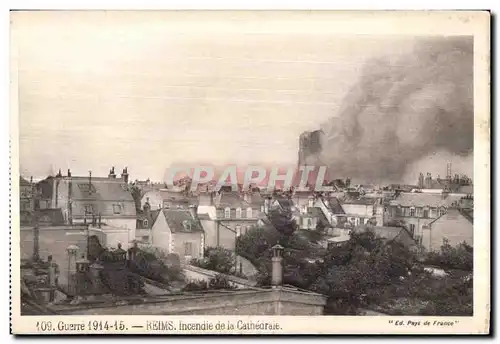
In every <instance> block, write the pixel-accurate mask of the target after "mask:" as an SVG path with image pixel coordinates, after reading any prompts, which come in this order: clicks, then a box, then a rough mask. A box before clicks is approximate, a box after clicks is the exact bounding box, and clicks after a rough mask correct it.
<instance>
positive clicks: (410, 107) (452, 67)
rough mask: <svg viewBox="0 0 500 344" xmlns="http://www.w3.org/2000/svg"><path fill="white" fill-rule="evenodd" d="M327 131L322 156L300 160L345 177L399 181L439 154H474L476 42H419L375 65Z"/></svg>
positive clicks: (449, 39)
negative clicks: (419, 163)
mask: <svg viewBox="0 0 500 344" xmlns="http://www.w3.org/2000/svg"><path fill="white" fill-rule="evenodd" d="M321 130H322V132H323V133H324V135H321V143H320V146H321V148H320V152H319V153H318V152H317V151H318V149H317V147H314V149H312V151H311V154H309V155H307V156H304V154H303V153H299V155H301V157H300V158H299V160H300V159H302V160H307V162H308V163H312V161H310V160H314V162H313V163H314V164H315V165H327V166H328V167H329V169H330V171H332V172H333V173H335V174H336V175H337V176H340V177H342V176H352V177H354V178H360V179H364V180H365V181H373V182H376V181H388V180H392V181H395V180H401V178H402V177H403V175H404V174H405V172H406V167H407V166H408V165H409V164H411V163H413V162H417V161H419V160H420V159H423V158H426V157H428V156H431V155H433V154H434V153H436V152H438V151H447V152H449V153H451V154H453V155H455V156H459V157H464V158H465V157H466V156H469V155H471V154H472V152H473V142H474V135H473V134H474V116H473V39H472V37H446V38H428V39H427V38H426V39H419V40H418V41H417V43H416V44H415V46H414V49H413V52H412V53H411V54H408V55H403V56H400V57H393V56H391V59H390V60H389V59H388V58H387V59H374V60H371V61H369V62H368V63H367V64H366V65H365V66H364V68H363V70H362V73H361V77H360V79H359V81H358V83H357V84H356V85H354V86H353V87H352V88H351V89H350V90H349V91H348V93H347V95H346V96H345V98H344V100H343V102H342V104H341V106H340V108H339V111H338V116H335V117H334V118H331V119H330V120H329V121H328V122H327V123H326V124H325V125H324V127H323V128H321ZM312 139H314V138H312ZM301 141H304V142H311V141H314V140H306V139H304V137H301ZM313 146H314V145H313ZM301 149H302V150H304V149H303V147H301ZM306 150H311V149H310V147H307V149H306ZM308 159H309V160H308ZM299 163H302V162H300V161H299Z"/></svg>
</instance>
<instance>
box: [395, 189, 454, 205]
mask: <svg viewBox="0 0 500 344" xmlns="http://www.w3.org/2000/svg"><path fill="white" fill-rule="evenodd" d="M461 198H462V196H460V195H451V194H450V195H448V196H446V197H443V196H442V195H441V194H431V193H418V192H415V193H401V194H400V195H399V196H398V197H396V198H395V199H394V200H392V201H390V205H401V206H403V207H412V206H413V207H425V206H428V207H432V208H436V207H451V206H452V204H453V203H454V202H458V201H459V200H460V199H461Z"/></svg>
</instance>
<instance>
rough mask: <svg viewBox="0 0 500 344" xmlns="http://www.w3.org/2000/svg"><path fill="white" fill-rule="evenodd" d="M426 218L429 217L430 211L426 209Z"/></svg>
mask: <svg viewBox="0 0 500 344" xmlns="http://www.w3.org/2000/svg"><path fill="white" fill-rule="evenodd" d="M424 217H425V218H428V217H429V209H424Z"/></svg>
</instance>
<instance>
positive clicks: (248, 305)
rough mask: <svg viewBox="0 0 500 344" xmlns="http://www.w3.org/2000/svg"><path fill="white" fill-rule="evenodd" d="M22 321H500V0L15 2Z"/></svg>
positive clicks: (370, 329) (461, 327) (377, 327)
mask: <svg viewBox="0 0 500 344" xmlns="http://www.w3.org/2000/svg"><path fill="white" fill-rule="evenodd" d="M10 15H11V49H10V56H11V59H10V60H11V73H10V77H11V98H10V100H11V106H10V108H11V123H12V125H11V166H12V173H11V181H10V182H11V190H12V191H11V200H10V202H11V223H10V238H11V241H10V245H11V252H12V255H11V257H12V259H11V266H12V268H11V279H10V288H11V296H12V297H11V327H12V332H13V333H14V334H76V335H83V334H163V335H170V334H247V335H248V334H381V333H383V334H488V333H489V331H490V324H489V322H490V309H491V304H490V302H491V300H490V151H489V147H490V106H489V104H490V86H489V85H490V69H489V68H490V33H489V32H490V13H488V12H484V11H470V12H467V11H449V12H442V11H434V12H433V11H413V12H398V11H379V12H377V11H375V12H374V11H370V12H369V11H366V12H363V11H359V12H347V11H346V12H342V11H339V12H336V11H253V12H252V11H97V10H96V11H12V12H11V14H10Z"/></svg>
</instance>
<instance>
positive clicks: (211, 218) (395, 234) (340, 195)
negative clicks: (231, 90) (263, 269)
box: [20, 168, 473, 260]
mask: <svg viewBox="0 0 500 344" xmlns="http://www.w3.org/2000/svg"><path fill="white" fill-rule="evenodd" d="M365 189H367V188H365ZM20 191H21V192H20V197H21V230H22V231H23V230H25V231H27V230H29V229H30V228H32V227H34V226H37V227H46V228H47V227H51V228H52V229H54V228H59V229H60V230H62V231H69V229H70V228H74V227H75V226H87V227H88V228H89V229H90V230H92V231H93V232H101V233H102V234H103V235H102V237H105V240H106V242H105V243H104V244H105V245H107V246H110V247H116V246H117V245H118V244H121V245H122V247H124V248H125V249H127V248H128V247H129V246H130V245H131V243H132V242H134V241H139V242H142V243H144V244H149V245H152V246H155V247H159V248H161V249H163V250H164V251H166V252H169V253H170V252H175V253H178V254H179V256H181V258H182V259H184V260H188V259H190V258H197V257H200V256H202V255H203V249H204V247H207V246H222V247H225V248H227V249H230V250H234V249H235V245H236V240H237V237H238V236H240V235H243V234H245V233H246V232H247V231H248V230H249V229H250V228H252V227H253V226H256V225H262V224H265V223H266V221H267V214H268V213H269V211H270V210H271V209H278V210H287V211H290V213H291V214H292V216H293V218H294V219H295V221H296V223H297V225H298V229H299V230H301V231H310V230H316V229H318V228H320V227H321V229H322V231H323V232H324V233H326V234H327V238H328V240H329V241H330V242H331V243H337V244H338V243H341V242H342V241H345V240H348V238H349V233H350V232H351V231H352V230H356V229H358V228H362V227H364V226H367V225H370V226H371V227H372V228H373V229H374V230H375V232H376V233H377V234H379V235H381V236H384V237H386V238H391V239H393V238H403V237H404V238H405V239H404V241H405V242H408V241H409V240H412V241H413V242H414V243H415V244H417V245H421V246H422V247H423V248H425V249H426V250H437V249H439V247H440V246H441V244H442V242H443V239H444V238H446V239H448V240H449V241H450V243H451V244H458V243H460V242H463V241H465V242H467V243H469V244H471V245H472V241H473V228H472V227H473V210H472V209H473V197H472V196H471V195H468V194H452V193H449V192H442V193H421V192H393V191H387V190H386V191H374V190H370V191H372V192H363V193H362V194H360V193H359V192H357V191H352V192H334V193H330V194H317V193H313V192H309V191H296V192H292V193H281V194H280V193H272V194H265V193H262V192H260V191H259V190H258V189H252V190H251V191H248V192H234V191H231V190H230V189H229V190H226V189H222V190H221V191H219V192H205V193H197V194H187V193H184V192H177V191H174V190H169V189H166V188H159V189H158V188H148V189H145V192H144V194H143V197H142V199H141V200H140V206H141V209H136V202H135V200H134V198H133V197H132V193H131V186H130V183H129V182H128V171H127V169H126V168H125V169H123V171H122V173H121V175H120V176H117V175H116V174H115V171H114V168H112V169H111V170H110V172H109V175H108V176H107V177H93V176H92V175H91V174H89V176H85V177H83V176H72V175H71V171H68V173H67V175H65V176H63V175H62V174H61V173H60V172H59V173H58V174H57V175H56V176H50V177H48V178H46V179H44V180H42V181H41V182H39V183H36V184H35V183H33V182H32V181H26V180H24V179H21V180H20ZM61 245H62V243H61Z"/></svg>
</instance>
